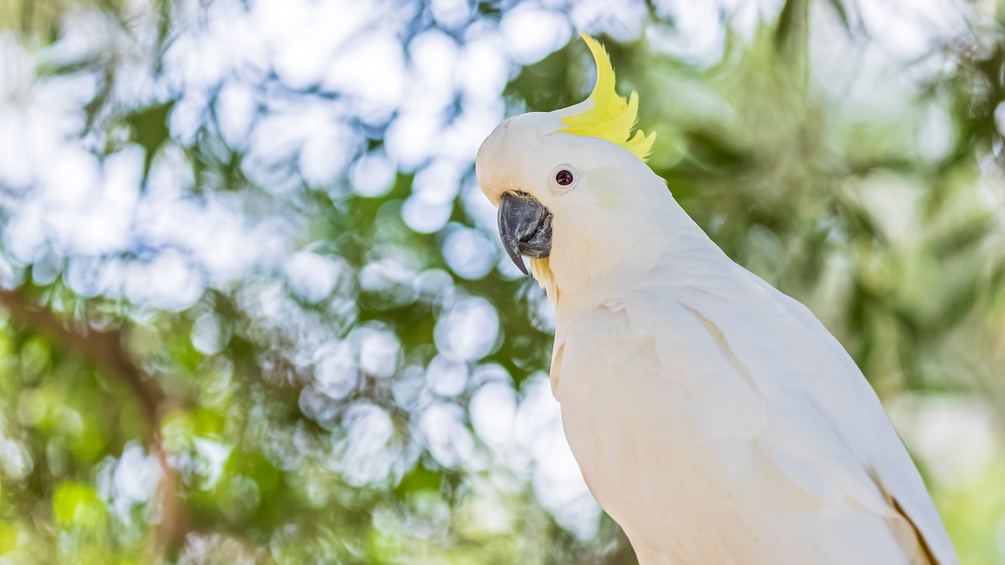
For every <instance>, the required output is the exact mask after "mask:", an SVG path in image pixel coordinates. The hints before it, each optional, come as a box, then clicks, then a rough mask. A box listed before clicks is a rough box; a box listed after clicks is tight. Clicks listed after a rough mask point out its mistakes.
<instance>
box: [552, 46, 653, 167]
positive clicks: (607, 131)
mask: <svg viewBox="0 0 1005 565" xmlns="http://www.w3.org/2000/svg"><path fill="white" fill-rule="evenodd" d="M579 35H581V36H582V37H583V41H586V45H587V46H588V47H589V48H590V53H592V54H593V60H594V61H595V62H596V63H597V84H596V85H594V87H593V92H592V93H591V94H590V97H589V99H588V100H590V101H592V102H593V106H592V107H591V108H590V109H589V110H586V111H583V112H580V113H579V114H575V115H571V116H566V117H565V118H563V119H562V125H564V126H565V128H564V129H562V130H560V131H564V132H566V133H572V134H576V135H586V136H590V137H599V138H600V139H604V140H607V141H610V142H611V143H614V144H617V145H620V146H622V147H624V148H625V149H627V150H629V151H631V152H632V153H634V154H636V155H637V156H638V157H639V159H642V160H643V161H645V160H646V159H648V158H649V154H650V153H651V152H652V150H653V142H655V141H656V132H651V133H650V134H649V135H645V134H644V133H642V130H637V131H635V133H634V135H633V134H632V129H633V128H634V127H635V124H636V122H637V121H638V118H639V95H638V93H637V92H632V93H631V95H630V96H629V97H628V100H625V99H624V98H623V97H621V96H618V93H617V92H616V91H615V90H614V67H612V66H611V58H610V57H609V56H608V55H607V51H606V50H604V47H603V46H602V45H601V44H600V43H598V42H597V40H596V39H593V38H592V37H590V36H589V35H586V34H585V33H582V32H580V34H579Z"/></svg>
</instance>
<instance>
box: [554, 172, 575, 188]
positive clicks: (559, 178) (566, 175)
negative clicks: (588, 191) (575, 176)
mask: <svg viewBox="0 0 1005 565" xmlns="http://www.w3.org/2000/svg"><path fill="white" fill-rule="evenodd" d="M555 182H557V183H558V184H560V185H562V186H569V185H570V184H572V173H570V172H569V171H568V170H566V169H562V170H561V171H558V172H557V173H555Z"/></svg>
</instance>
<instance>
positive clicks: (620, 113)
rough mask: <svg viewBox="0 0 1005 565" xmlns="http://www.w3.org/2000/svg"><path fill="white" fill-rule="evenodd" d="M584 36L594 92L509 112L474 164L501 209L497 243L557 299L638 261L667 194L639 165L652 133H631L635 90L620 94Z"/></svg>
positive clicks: (604, 60)
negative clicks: (556, 105) (563, 104)
mask: <svg viewBox="0 0 1005 565" xmlns="http://www.w3.org/2000/svg"><path fill="white" fill-rule="evenodd" d="M582 36H583V39H584V40H585V41H586V43H587V45H588V46H589V48H590V51H591V52H592V53H593V57H594V59H595V61H596V63H597V83H596V86H595V87H594V89H593V93H592V94H591V95H590V97H589V98H588V99H586V100H585V101H583V102H581V103H579V104H576V105H575V106H571V107H569V108H563V109H560V110H556V111H553V112H546V113H545V112H532V113H528V114H522V115H519V116H515V117H512V118H509V119H508V120H506V121H504V122H503V123H501V124H499V126H498V127H496V129H495V130H494V131H493V132H492V133H491V134H490V135H489V136H488V138H486V140H485V141H484V142H483V143H482V146H481V147H480V148H479V150H478V158H477V162H476V171H477V175H478V183H479V185H480V186H481V189H482V191H483V192H484V193H485V195H486V196H487V197H488V199H489V200H490V201H492V203H493V204H495V205H497V206H498V207H499V235H500V237H501V239H502V242H503V246H504V247H505V249H506V251H507V253H509V256H510V258H511V259H512V260H513V261H514V262H515V263H516V264H517V266H518V267H520V270H522V271H523V272H524V273H526V272H527V269H526V267H525V266H524V263H523V259H522V257H521V256H522V255H523V256H527V257H529V258H530V259H531V261H530V264H531V270H532V272H533V274H534V277H535V278H536V279H537V280H538V282H540V283H541V285H542V286H543V287H545V289H546V290H547V291H548V296H549V297H550V298H551V299H552V300H553V301H557V300H558V297H559V293H560V291H561V292H564V291H565V289H566V288H568V287H570V286H574V285H578V284H581V283H582V282H584V280H585V279H588V278H590V277H596V276H599V275H600V274H602V273H604V272H608V271H610V270H612V269H617V268H619V267H622V266H624V265H625V263H626V262H631V261H633V260H638V259H639V257H640V256H639V253H637V252H638V251H639V249H640V247H641V246H644V245H646V244H647V243H652V240H651V239H649V235H650V234H649V232H650V231H652V230H658V229H661V228H662V227H663V226H662V225H660V224H661V223H665V220H666V216H662V218H661V217H660V215H659V214H660V213H661V212H665V211H666V207H667V204H668V202H672V198H671V197H670V194H669V192H668V191H667V189H666V184H665V183H664V181H663V180H662V179H660V178H659V177H657V176H656V175H655V174H654V173H653V172H652V171H651V170H650V169H649V167H648V165H646V163H645V159H646V158H647V157H648V155H649V152H650V151H651V150H652V146H653V141H654V140H655V138H656V135H655V132H654V133H650V134H649V135H648V136H647V135H645V134H643V133H642V132H641V131H634V132H633V130H634V128H635V123H636V120H637V116H638V96H637V94H636V93H634V92H633V93H632V94H631V96H630V97H629V98H628V99H627V100H626V99H625V98H622V97H621V96H619V95H618V94H617V92H616V91H615V89H614V70H613V68H612V67H611V62H610V58H609V57H608V55H607V52H606V51H605V50H604V48H603V47H602V46H601V45H600V44H599V43H597V41H596V40H594V39H593V38H591V37H590V36H588V35H585V34H582ZM650 220H651V221H650ZM661 220H662V222H661ZM560 287H561V288H560Z"/></svg>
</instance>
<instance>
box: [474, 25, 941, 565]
mask: <svg viewBox="0 0 1005 565" xmlns="http://www.w3.org/2000/svg"><path fill="white" fill-rule="evenodd" d="M583 39H584V40H585V41H586V43H587V45H588V46H589V49H590V51H591V52H592V54H593V57H594V59H595V60H596V63H597V67H598V73H597V75H598V76H597V82H596V86H595V87H594V90H593V93H592V94H591V95H590V97H589V98H588V99H587V100H585V101H584V102H581V103H579V104H576V105H574V106H571V107H569V108H564V109H560V110H556V111H553V112H548V113H540V112H533V113H527V114H523V115H519V116H516V117H513V118H510V119H507V120H506V121H504V122H502V123H501V124H500V125H499V126H498V127H496V128H495V130H494V131H493V132H492V133H491V134H490V135H489V136H488V138H487V139H486V140H485V141H484V143H483V144H482V145H481V147H480V148H479V150H478V156H477V160H476V172H477V177H478V182H479V184H480V186H481V189H482V191H483V192H484V194H485V195H486V196H487V197H488V199H489V200H490V201H491V202H492V203H493V204H495V205H497V206H498V208H499V210H498V221H499V234H500V237H501V239H502V243H503V247H504V248H505V249H506V251H507V252H508V254H509V255H510V257H511V258H512V260H513V261H514V262H515V263H516V264H517V266H518V267H519V268H520V269H521V270H523V272H524V273H526V272H527V269H526V267H525V266H524V263H523V259H522V257H521V256H526V257H529V258H530V266H531V271H532V273H533V276H534V277H535V278H536V279H537V281H538V282H539V283H540V284H541V285H542V286H543V287H544V288H545V290H546V291H547V295H548V297H549V299H550V300H551V301H552V302H553V303H554V305H555V312H556V332H555V343H554V350H553V355H552V363H551V385H552V390H553V392H554V394H555V397H556V398H557V399H558V401H559V403H560V404H561V413H562V423H563V426H564V429H565V435H566V438H567V439H568V441H569V446H570V447H571V449H572V453H573V455H574V456H575V458H576V461H577V462H578V464H579V467H580V469H581V470H582V473H583V477H584V478H585V480H586V483H587V485H588V486H589V488H590V490H591V492H592V493H593V495H594V496H595V497H596V499H597V501H598V502H599V503H600V505H601V506H602V507H603V508H604V510H605V511H606V512H607V513H608V514H609V515H610V516H611V517H612V518H613V519H614V520H615V521H616V522H617V523H618V524H620V525H621V527H622V528H623V529H624V531H625V534H626V535H627V536H628V539H629V541H630V542H631V544H632V546H633V548H634V549H635V552H636V555H637V556H638V559H639V562H640V563H641V564H642V565H658V564H670V563H672V564H685V565H687V564H699V565H700V564H720V563H722V564H764V565H789V564H792V565H805V564H830V563H840V564H848V565H869V564H875V565H896V564H908V563H909V564H939V565H949V564H951V563H958V560H957V558H956V556H955V554H954V551H953V546H952V542H951V541H950V539H949V536H948V535H947V534H946V531H945V528H944V526H943V524H942V521H941V519H940V517H939V514H938V512H937V511H936V509H935V506H934V505H933V503H932V501H931V499H930V498H929V496H928V493H927V491H926V490H925V485H924V483H923V481H922V478H921V476H920V474H919V473H918V470H917V468H916V467H915V465H914V463H913V462H912V460H911V457H910V456H909V455H908V452H907V450H906V448H905V447H904V444H903V443H902V442H901V440H900V438H899V437H898V435H897V432H896V431H895V430H894V428H893V425H892V424H891V423H890V420H889V419H888V418H887V416H886V413H885V412H884V410H883V407H882V405H881V404H880V402H879V399H878V398H877V396H876V394H875V392H874V391H873V390H872V388H871V387H870V386H869V384H868V382H867V381H866V380H865V378H864V377H863V375H862V373H861V371H860V370H859V369H858V367H857V366H856V365H855V362H854V361H853V360H852V359H851V357H850V356H849V355H848V354H847V352H845V350H844V349H843V348H842V346H841V345H840V343H839V342H838V341H837V340H836V339H835V338H834V337H833V336H832V335H831V334H830V333H829V332H828V331H827V329H826V328H825V327H824V326H823V325H822V324H821V323H820V322H819V321H818V320H817V318H816V317H815V316H814V315H813V313H811V312H810V311H809V310H808V309H807V308H806V307H804V306H803V305H802V304H800V303H799V302H797V301H796V300H794V299H792V298H790V297H788V296H786V295H785V294H782V293H781V292H780V291H778V290H776V289H775V288H773V287H772V286H771V285H769V284H767V283H765V282H764V281H763V280H761V279H760V278H758V277H757V276H755V275H753V274H752V273H750V272H749V271H747V270H745V269H744V268H743V267H740V266H739V265H737V264H736V263H734V262H733V261H732V260H730V259H729V257H727V256H726V255H725V254H724V253H723V252H722V251H721V250H720V249H719V248H718V247H717V246H716V245H715V244H714V243H713V242H712V241H711V240H710V239H709V238H708V236H707V235H706V234H705V233H704V232H703V231H702V230H701V228H699V227H698V226H697V225H696V224H695V223H694V221H692V220H691V218H690V217H688V215H687V214H686V213H685V212H684V211H683V209H682V208H681V207H680V206H679V205H678V204H677V202H676V201H675V200H674V199H673V197H672V195H671V193H670V191H669V190H668V187H667V184H666V181H664V180H663V179H661V178H660V177H658V176H657V175H656V174H655V173H653V171H652V170H651V169H650V168H649V167H648V166H647V165H646V158H647V156H648V154H649V153H650V151H651V149H652V146H653V141H654V139H655V135H654V134H649V135H645V134H644V133H642V132H641V131H635V132H634V134H633V129H634V128H635V123H636V120H637V111H638V96H637V94H636V93H634V92H633V93H632V94H631V96H630V97H629V98H628V99H627V100H625V99H624V98H623V97H621V96H619V95H618V94H617V93H616V91H615V81H614V71H613V69H612V67H611V63H610V59H609V57H608V55H607V53H606V51H605V50H604V48H603V47H602V46H601V45H600V44H599V43H597V42H596V41H595V40H594V39H592V38H591V37H589V36H587V35H585V34H583Z"/></svg>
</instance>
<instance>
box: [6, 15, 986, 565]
mask: <svg viewBox="0 0 1005 565" xmlns="http://www.w3.org/2000/svg"><path fill="white" fill-rule="evenodd" d="M577 30H583V31H586V32H588V33H591V34H593V35H595V36H598V37H599V38H600V39H601V41H603V42H604V43H605V44H606V45H607V48H608V49H609V50H610V52H611V55H612V58H613V61H614V65H615V68H616V70H617V71H618V73H619V79H620V81H619V82H620V88H621V89H622V91H623V92H626V93H627V92H628V91H629V90H632V89H634V90H638V91H639V94H640V98H641V114H642V116H641V125H642V127H643V128H644V129H645V130H647V131H649V130H652V129H655V130H656V131H658V133H659V135H658V137H657V140H656V148H655V151H654V155H653V158H652V160H651V165H652V166H653V168H654V169H655V170H656V171H657V172H658V173H659V174H660V175H662V176H664V177H665V178H666V179H667V180H668V181H669V185H670V188H671V191H672V192H673V194H674V195H675V197H676V198H677V199H678V200H679V202H680V203H681V204H682V205H683V206H684V207H685V208H686V209H687V211H688V212H689V213H690V214H691V215H692V216H693V217H694V218H695V219H696V220H697V221H698V223H699V224H700V225H701V226H702V227H703V228H704V229H705V230H706V231H707V232H708V233H709V235H711V237H712V238H713V239H714V240H715V241H716V242H717V243H718V244H719V245H720V246H722V247H723V249H725V250H726V252H727V253H728V254H729V255H730V256H731V257H733V258H734V259H735V260H736V261H738V262H739V263H741V264H743V265H744V266H746V267H747V268H749V269H751V270H752V271H754V272H755V273H757V274H758V275H760V276H762V277H763V278H765V279H766V280H767V281H769V282H770V283H772V284H774V285H776V286H777V287H779V288H781V289H782V290H783V291H785V292H787V293H789V294H791V295H793V296H795V297H796V298H798V299H800V300H802V301H803V302H805V303H807V304H808V305H809V306H810V307H811V309H812V310H813V311H814V312H815V313H816V314H817V315H818V316H819V317H821V319H822V320H823V321H824V323H825V324H826V325H827V327H828V328H830V329H831V331H832V332H834V333H835V335H837V336H838V338H839V339H840V340H841V341H842V343H844V345H845V346H846V347H847V348H848V349H849V350H850V351H851V352H852V354H853V355H854V357H855V359H856V360H857V361H858V363H859V364H860V366H861V367H862V368H863V370H864V372H865V374H866V375H867V376H868V378H869V379H870V381H871V382H872V384H873V385H874V386H875V387H876V389H877V390H878V391H879V393H880V395H881V397H882V399H883V401H884V403H885V405H886V407H887V409H888V410H889V412H890V414H891V416H892V418H893V419H894V421H895V423H896V424H897V426H898V428H899V430H900V431H901V434H902V436H903V438H904V440H905V442H906V443H907V445H908V446H909V448H910V449H911V451H912V453H913V455H914V456H915V458H916V460H917V462H918V464H919V466H920V467H921V468H922V470H923V473H924V475H925V477H926V480H927V481H928V484H929V486H930V489H931V492H932V494H933V496H934V498H935V500H936V502H937V504H938V506H939V508H940V510H941V512H942V515H943V517H944V519H945V522H946V525H947V527H948V529H949V532H950V534H951V536H952V537H953V539H954V541H955V543H956V547H957V549H958V551H959V554H960V557H961V559H962V560H963V562H964V563H967V564H992V563H1005V447H1003V444H1005V435H1003V426H1002V423H1003V420H1002V416H1003V409H1005V371H1003V369H1002V364H1003V361H1005V292H1003V291H1005V246H1003V242H1005V215H1003V211H1002V204H1003V201H1005V175H1003V171H1005V155H1003V151H1005V142H1003V137H1002V133H1003V132H1005V2H1002V1H1000V0H999V1H995V0H974V1H952V0H763V1H755V0H703V1H692V0H653V1H646V2H644V1H641V0H622V1H618V2H611V1H607V0H586V1H578V2H573V1H568V0H523V1H520V0H497V1H481V2H474V1H473V0H430V1H428V2H420V1H407V0H384V1H381V0H371V1H360V0H244V1H241V0H0V563H4V564H21V563H101V564H108V565H111V564H127V563H187V564H203V563H205V564H209V563H220V564H223V563H228V564H229V563H284V564H285V563H290V564H300V563H387V564H391V563H419V564H421V563H429V564H433V563H460V564H466V563H471V564H482V563H487V564H495V563H498V564H508V563H523V564H537V563H542V564H544V563H549V564H551V563H553V564H566V563H577V564H579V563H581V564H607V563H610V564H621V563H633V562H634V556H633V554H632V551H631V549H630V547H629V546H628V545H627V543H626V542H625V539H624V537H623V534H621V532H620V531H619V529H618V527H617V526H616V525H615V524H613V523H612V522H611V521H610V519H609V518H606V517H605V516H603V514H602V512H601V511H600V509H599V508H598V506H597V505H596V503H595V502H594V501H593V499H592V498H591V496H590V494H589V492H588V491H587V490H586V487H585V485H584V484H583V481H582V478H581V477H580V475H579V471H578V469H577V468H576V465H575V462H574V460H573V459H572V456H571V454H570V453H569V450H568V447H567V446H566V444H565V440H564V437H563V435H562V431H561V427H560V421H559V413H558V406H557V404H556V402H555V401H554V399H553V398H552V396H551V391H550V386H549V384H548V378H547V375H546V371H547V368H548V366H549V356H550V352H551V337H552V331H553V329H554V319H553V312H552V309H551V307H550V306H549V305H548V303H547V301H546V299H545V297H544V294H543V292H542V291H541V290H540V289H539V288H538V287H537V286H536V284H535V283H534V282H533V281H532V280H530V279H528V278H525V277H522V276H520V274H519V272H518V271H516V269H515V267H513V266H512V265H511V264H510V262H509V260H508V259H507V258H506V255H505V254H504V253H502V252H501V249H500V245H499V243H498V238H497V235H496V233H495V214H494V209H493V208H492V207H491V206H490V205H489V204H488V203H487V202H486V201H485V199H484V198H483V196H482V195H481V193H480V192H479V190H478V187H477V184H476V181H475V178H474V174H473V166H472V165H473V158H474V154H475V151H476V149H477V148H478V145H479V144H480V142H481V141H482V139H483V138H484V137H485V136H486V135H487V134H488V133H489V131H491V129H492V128H493V127H494V126H495V125H496V124H497V123H499V122H500V121H501V120H502V119H504V117H506V116H509V115H513V114H517V113H521V112H524V111H528V110H546V111H547V110H553V109H556V108H559V107H563V106H566V105H569V104H572V103H575V102H578V101H579V100H581V99H582V98H584V97H585V96H586V94H587V93H588V92H589V90H590V88H591V87H592V81H593V77H594V70H593V66H592V62H591V60H590V58H589V55H588V53H587V50H586V49H585V46H584V44H583V43H582V42H581V41H580V40H579V39H578V38H577V36H576V35H575V31H577ZM667 481H668V484H669V483H670V482H671V481H672V477H668V478H667Z"/></svg>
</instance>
